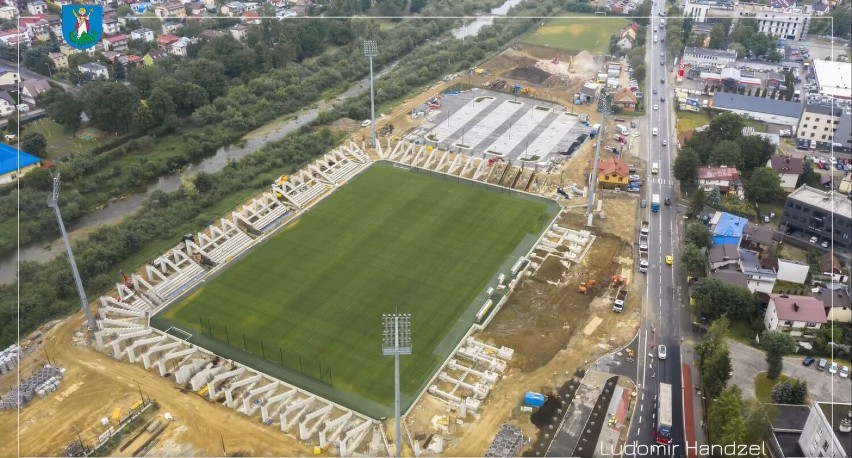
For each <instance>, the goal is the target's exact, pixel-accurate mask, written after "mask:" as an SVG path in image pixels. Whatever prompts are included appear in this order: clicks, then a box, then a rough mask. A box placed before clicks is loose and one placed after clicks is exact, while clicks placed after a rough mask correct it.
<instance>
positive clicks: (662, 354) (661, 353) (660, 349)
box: [657, 345, 666, 359]
mask: <svg viewBox="0 0 852 458" xmlns="http://www.w3.org/2000/svg"><path fill="white" fill-rule="evenodd" d="M657 357H659V358H660V359H666V346H665V345H659V346H657Z"/></svg>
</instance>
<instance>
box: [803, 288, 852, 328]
mask: <svg viewBox="0 0 852 458" xmlns="http://www.w3.org/2000/svg"><path fill="white" fill-rule="evenodd" d="M850 293H852V291H850V287H849V285H845V284H842V283H831V284H825V285H818V286H815V287H813V288H811V290H810V296H811V297H814V298H816V299H819V300H821V301H822V303H823V304H825V317H826V320H828V321H834V322H835V323H852V297H850Z"/></svg>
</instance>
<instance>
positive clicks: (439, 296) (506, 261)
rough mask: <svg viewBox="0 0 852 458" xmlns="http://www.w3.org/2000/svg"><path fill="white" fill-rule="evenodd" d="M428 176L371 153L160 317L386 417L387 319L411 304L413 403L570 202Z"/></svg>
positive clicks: (202, 340)
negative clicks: (503, 275) (355, 171)
mask: <svg viewBox="0 0 852 458" xmlns="http://www.w3.org/2000/svg"><path fill="white" fill-rule="evenodd" d="M427 173H428V172H420V173H417V172H415V171H414V169H412V170H407V169H400V168H399V167H397V166H394V165H391V164H390V163H387V162H379V163H374V164H373V165H372V166H370V167H369V168H368V169H367V170H365V171H364V172H363V173H361V174H360V175H359V176H357V177H355V178H354V179H353V180H352V181H351V182H349V183H347V184H346V185H345V186H343V187H341V188H339V189H338V190H337V191H336V192H335V193H334V194H332V195H330V196H329V197H327V198H326V199H324V200H323V201H321V202H320V203H319V204H318V205H316V206H315V207H314V208H312V209H311V210H310V211H308V212H306V213H305V214H303V215H302V216H301V217H300V218H299V219H296V220H294V221H292V222H290V223H289V224H288V225H286V226H284V227H283V228H282V229H280V230H279V232H278V233H276V234H275V235H274V236H273V237H271V238H269V239H268V240H267V241H266V242H265V243H263V244H261V245H259V246H257V247H256V248H254V249H253V250H250V251H249V252H247V253H246V254H245V255H244V256H243V257H242V258H238V259H235V260H234V261H233V262H232V263H231V265H230V267H228V268H227V269H224V270H223V271H222V272H221V273H220V274H219V275H218V276H214V277H213V278H209V279H207V281H206V282H204V283H201V285H200V286H199V287H198V288H196V289H194V290H192V291H190V292H188V293H186V295H185V297H184V298H182V299H181V300H178V301H176V302H175V303H174V305H172V306H170V307H168V308H166V309H165V311H163V312H161V313H160V314H159V315H157V316H156V317H154V319H152V324H153V325H154V326H156V327H158V328H160V329H162V330H170V329H171V331H170V332H171V333H172V334H174V335H178V334H175V332H176V331H177V330H181V331H177V332H182V331H183V332H187V333H189V334H191V335H192V337H191V338H190V342H193V343H196V344H198V345H200V346H203V347H205V348H208V349H210V350H211V351H214V352H215V353H216V354H219V355H222V356H224V357H227V358H230V359H233V360H235V361H239V362H242V363H243V364H246V365H248V366H250V367H254V368H256V369H258V370H263V371H264V372H266V373H269V374H270V375H274V376H277V377H280V378H281V379H283V380H287V381H290V382H291V383H294V384H295V385H297V386H301V387H302V388H305V389H309V390H310V391H312V392H314V393H317V394H320V395H322V396H324V397H326V398H327V399H329V400H332V401H334V402H337V403H339V404H341V405H345V406H347V407H350V408H353V409H355V410H358V411H360V412H362V413H364V414H367V415H370V416H373V417H374V418H377V417H379V416H385V415H388V414H389V412H390V408H391V404H392V400H393V360H392V359H391V358H386V357H383V356H382V352H381V317H382V314H385V313H408V314H411V316H412V318H411V321H412V334H413V335H414V336H415V337H414V340H413V346H414V347H415V348H416V350H417V351H415V352H413V353H412V355H411V356H408V357H404V358H402V369H401V371H402V372H401V384H402V395H403V406H404V407H405V408H407V407H408V406H409V405H410V404H411V403H412V402H413V401H414V400H415V399H416V398H417V396H418V395H419V393H420V391H421V390H422V389H424V388H425V385H426V383H427V382H428V381H429V379H430V377H431V375H433V374H434V372H435V371H436V370H438V369H439V367H440V365H441V363H442V362H443V361H444V360H445V359H446V358H447V356H448V355H449V354H450V353H451V352H452V350H453V349H454V348H455V347H456V345H457V344H458V342H459V341H460V340H461V338H462V337H463V336H464V334H465V333H466V332H467V331H468V329H469V328H470V327H471V325H472V324H473V322H474V321H475V320H476V318H475V314H476V312H477V310H479V309H480V307H481V306H482V303H483V302H484V301H485V300H486V299H487V298H486V295H485V290H486V289H487V288H488V286H489V285H491V286H494V285H496V283H497V282H496V276H497V274H498V272H499V270H500V269H501V267H506V266H511V265H512V263H514V262H515V261H517V259H518V258H519V257H521V256H523V255H525V254H526V253H527V252H528V251H529V249H530V248H531V247H532V246H533V245H534V244H535V242H536V241H537V240H538V238H539V236H540V235H541V233H542V231H543V230H544V229H545V228H546V227H547V226H548V224H549V223H550V222H551V220H552V219H553V217H554V216H555V215H556V213H557V212H558V208H559V207H558V205H556V204H555V202H553V201H550V200H546V199H542V198H538V197H533V196H529V195H522V194H518V193H512V194H508V193H506V192H501V191H500V189H499V188H496V187H491V186H487V185H483V184H477V183H473V182H467V181H464V180H458V181H457V180H456V179H447V178H446V177H443V178H442V177H441V176H440V175H438V174H435V175H434V176H430V174H427ZM504 270H505V269H504ZM175 328H177V329H175Z"/></svg>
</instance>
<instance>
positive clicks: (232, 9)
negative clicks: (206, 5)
mask: <svg viewBox="0 0 852 458" xmlns="http://www.w3.org/2000/svg"><path fill="white" fill-rule="evenodd" d="M219 11H221V12H222V14H225V15H228V16H231V17H238V16H239V15H241V14H243V13H245V12H246V11H248V8H247V7H246V5H245V3H242V2H230V3H228V4H226V5H224V6H223V7H222V8H221V9H220V10H219Z"/></svg>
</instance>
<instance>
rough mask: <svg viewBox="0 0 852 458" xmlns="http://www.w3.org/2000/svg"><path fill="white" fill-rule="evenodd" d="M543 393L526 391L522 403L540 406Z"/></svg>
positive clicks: (542, 400)
mask: <svg viewBox="0 0 852 458" xmlns="http://www.w3.org/2000/svg"><path fill="white" fill-rule="evenodd" d="M544 400H545V398H544V395H543V394H541V393H536V392H534V391H527V393H526V394H525V395H524V404H526V405H528V406H531V407H541V406H543V405H544Z"/></svg>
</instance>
